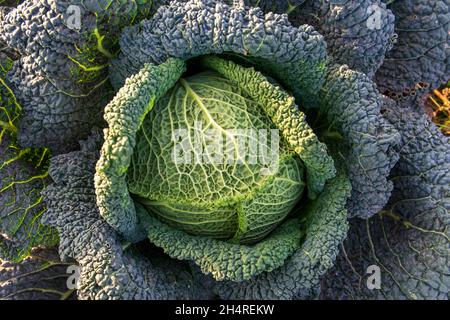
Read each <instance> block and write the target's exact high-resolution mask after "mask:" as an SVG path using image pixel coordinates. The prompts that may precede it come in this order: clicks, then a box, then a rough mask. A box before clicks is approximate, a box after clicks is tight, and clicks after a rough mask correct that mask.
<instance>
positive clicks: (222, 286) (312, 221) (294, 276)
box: [198, 172, 351, 300]
mask: <svg viewBox="0 0 450 320" xmlns="http://www.w3.org/2000/svg"><path fill="white" fill-rule="evenodd" d="M350 189H351V187H350V183H349V182H348V179H347V178H346V177H345V175H344V174H342V172H338V174H337V176H336V177H335V178H333V179H331V180H329V181H328V182H327V184H326V185H325V189H324V191H323V192H322V193H321V194H320V196H319V197H318V198H317V199H316V200H314V201H311V203H310V204H308V205H307V206H306V208H304V209H303V210H304V211H305V212H307V213H308V216H307V219H306V225H305V228H304V233H305V238H304V240H303V241H302V244H301V247H300V249H299V250H297V251H296V252H295V253H294V254H293V255H292V256H291V257H290V258H289V259H287V261H286V262H285V263H284V265H283V266H282V267H280V268H278V269H276V270H274V271H272V272H269V273H263V274H261V275H258V276H256V277H254V278H253V279H251V280H249V281H242V282H232V281H218V282H216V281H210V282H209V285H210V286H211V287H212V289H213V290H214V292H216V293H217V294H218V295H219V296H220V297H221V298H223V299H257V300H259V299H292V298H294V297H299V293H300V292H302V293H306V292H309V291H310V290H314V289H315V288H317V286H318V284H319V280H320V277H321V276H323V275H324V274H325V273H326V271H327V270H328V269H329V268H331V267H332V266H333V264H334V261H335V259H336V256H337V254H338V251H339V249H338V248H339V243H340V242H341V241H343V240H344V239H345V237H346V235H347V230H348V223H347V210H346V209H345V203H346V199H347V197H348V196H349V195H350ZM198 276H199V277H200V281H202V282H203V281H207V279H205V278H204V276H202V275H201V274H199V275H198Z"/></svg>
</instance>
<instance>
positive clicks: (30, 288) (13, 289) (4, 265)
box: [0, 249, 76, 300]
mask: <svg viewBox="0 0 450 320" xmlns="http://www.w3.org/2000/svg"><path fill="white" fill-rule="evenodd" d="M69 266H71V264H70V263H63V262H61V261H60V260H59V256H58V252H57V250H55V249H35V250H33V251H32V252H31V255H30V256H28V257H27V258H26V259H25V260H24V261H22V262H21V263H12V262H6V261H3V262H2V261H0V300H67V299H73V298H74V297H75V293H74V290H73V289H69V288H68V283H69V282H70V279H69V277H70V275H71V274H72V273H71V272H68V270H69V269H68V268H69ZM74 266H75V267H76V265H74ZM69 271H70V270H69ZM70 283H71V282H70ZM70 287H71V285H70Z"/></svg>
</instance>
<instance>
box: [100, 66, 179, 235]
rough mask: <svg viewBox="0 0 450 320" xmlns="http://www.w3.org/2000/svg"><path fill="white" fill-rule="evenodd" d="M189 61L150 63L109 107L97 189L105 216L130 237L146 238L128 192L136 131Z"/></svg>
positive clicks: (106, 109) (106, 108)
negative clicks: (127, 179)
mask: <svg viewBox="0 0 450 320" xmlns="http://www.w3.org/2000/svg"><path fill="white" fill-rule="evenodd" d="M184 70H185V64H184V62H183V61H182V60H179V59H169V60H167V61H166V62H165V63H163V64H161V65H159V66H155V65H153V64H147V65H145V66H144V68H142V70H141V71H140V72H139V73H138V74H136V75H135V76H133V77H130V78H129V79H127V82H126V84H125V86H124V87H123V88H122V89H121V90H119V92H118V93H117V95H116V96H115V98H114V99H113V100H112V101H111V102H110V103H109V104H108V105H107V106H106V107H105V120H106V121H107V123H108V125H109V128H108V129H106V131H105V144H104V145H103V147H102V151H101V156H100V159H99V162H98V164H97V172H96V175H95V190H96V194H97V205H98V207H99V210H100V214H101V215H102V217H103V218H104V219H105V220H106V221H107V222H108V223H109V224H110V225H111V226H112V227H113V228H114V229H116V230H117V231H118V232H119V233H120V234H122V235H124V236H125V237H126V238H128V239H129V240H134V241H136V239H139V238H142V235H143V234H142V233H140V232H139V226H138V221H137V217H136V209H135V207H134V203H133V199H132V198H131V196H130V193H129V191H128V185H127V181H126V175H127V171H128V168H129V166H130V162H131V157H132V155H133V151H134V147H135V146H136V132H137V131H138V129H139V128H140V126H141V125H142V122H143V121H144V118H145V115H146V114H147V113H148V112H149V111H150V110H151V109H152V108H153V106H154V104H155V101H157V100H158V99H159V98H161V97H162V96H163V95H164V94H165V93H166V92H167V91H168V90H169V89H170V88H171V87H172V86H173V85H174V84H175V82H176V81H177V80H178V79H179V78H180V76H181V74H182V73H183V71H184Z"/></svg>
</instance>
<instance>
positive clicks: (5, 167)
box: [0, 52, 58, 262]
mask: <svg viewBox="0 0 450 320" xmlns="http://www.w3.org/2000/svg"><path fill="white" fill-rule="evenodd" d="M11 65H12V61H11V60H10V59H9V58H7V57H6V56H4V55H3V54H2V53H1V52H0V258H1V259H3V260H9V261H15V262H17V261H21V260H22V259H24V258H25V257H26V256H27V255H28V254H29V253H30V251H31V249H32V248H33V247H35V246H54V245H56V244H57V242H58V236H57V234H56V232H55V230H54V229H52V228H48V227H44V226H43V225H41V223H40V217H41V216H42V213H43V212H44V211H45V206H44V204H43V199H42V198H43V197H42V195H41V191H42V189H43V188H44V187H45V186H46V185H47V183H48V178H47V176H48V173H47V166H48V159H49V151H48V149H30V148H26V149H23V148H21V147H20V146H19V145H18V144H17V141H16V137H17V125H18V122H19V118H20V115H21V113H22V107H21V105H20V104H19V103H18V102H17V101H16V97H15V96H14V94H13V93H12V91H11V89H10V87H9V86H8V85H7V84H6V81H5V80H4V79H5V78H4V76H5V73H6V72H7V71H8V69H9V68H10V67H11Z"/></svg>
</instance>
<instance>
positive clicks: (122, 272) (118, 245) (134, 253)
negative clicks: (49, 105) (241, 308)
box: [43, 131, 209, 299]
mask: <svg viewBox="0 0 450 320" xmlns="http://www.w3.org/2000/svg"><path fill="white" fill-rule="evenodd" d="M102 142H103V141H102V138H101V134H100V132H99V131H94V132H93V134H92V135H91V137H90V138H89V139H88V140H86V141H83V142H82V143H81V150H80V151H75V152H71V153H68V154H64V155H60V156H57V157H54V158H53V159H52V163H51V166H50V175H51V177H52V179H53V180H54V183H53V184H51V185H50V186H48V187H47V189H46V190H45V193H44V195H45V199H46V203H47V208H48V209H47V211H46V212H45V213H44V216H43V223H45V224H48V225H51V226H53V227H55V228H57V229H58V233H59V234H60V237H61V242H60V247H59V251H60V255H61V258H62V259H63V261H68V260H70V259H75V260H76V261H77V262H78V264H79V265H80V267H81V273H80V280H79V290H78V292H77V294H78V298H79V299H201V298H205V297H208V294H209V293H208V291H206V290H205V289H204V288H202V287H201V285H199V284H197V283H195V282H194V281H193V279H192V275H191V274H190V272H189V269H188V268H187V266H186V265H184V263H182V262H180V261H176V260H172V259H169V258H167V256H163V255H162V254H161V253H160V252H158V251H157V250H155V249H154V248H148V247H147V248H145V249H140V248H139V247H138V246H134V245H132V246H126V245H124V244H123V243H122V242H121V240H120V237H119V235H118V234H117V232H116V231H115V230H114V229H113V228H111V226H109V225H108V223H107V222H106V221H105V220H104V219H102V217H101V216H100V214H99V210H98V208H97V205H96V196H95V187H94V173H95V164H96V163H97V160H98V156H99V150H100V147H101V144H102Z"/></svg>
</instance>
